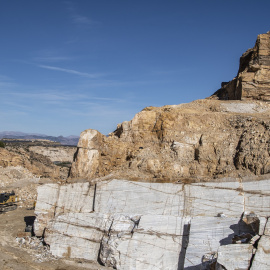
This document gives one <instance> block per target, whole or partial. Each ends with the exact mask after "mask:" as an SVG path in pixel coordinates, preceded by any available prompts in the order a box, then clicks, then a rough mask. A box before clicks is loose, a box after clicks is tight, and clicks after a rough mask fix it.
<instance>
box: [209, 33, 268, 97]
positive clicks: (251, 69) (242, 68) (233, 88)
mask: <svg viewBox="0 0 270 270" xmlns="http://www.w3.org/2000/svg"><path fill="white" fill-rule="evenodd" d="M269 48H270V31H269V32H267V33H266V34H262V35H259V36H258V38H257V41H256V44H255V46H254V48H252V49H249V50H247V51H246V52H245V53H244V54H243V55H242V57H241V58H240V65H239V71H238V74H237V76H236V77H235V78H234V79H233V80H232V81H230V82H228V83H222V87H221V89H219V90H218V91H217V92H216V93H215V94H214V95H213V96H212V98H218V99H223V100H233V99H239V100H265V101H270V79H269V78H270V51H269Z"/></svg>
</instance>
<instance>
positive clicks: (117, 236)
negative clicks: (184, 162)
mask: <svg viewBox="0 0 270 270" xmlns="http://www.w3.org/2000/svg"><path fill="white" fill-rule="evenodd" d="M243 183H244V184H245V185H244V187H243ZM267 183H268V185H267ZM269 184H270V180H267V179H265V180H259V179H258V178H257V179H254V181H251V180H250V179H249V181H247V179H245V181H243V179H241V181H240V179H237V180H235V179H233V178H230V179H223V181H222V182H220V183H219V182H209V183H193V184H178V183H146V182H138V181H136V182H134V181H127V180H108V181H102V182H97V183H96V184H94V183H93V184H91V183H88V182H85V183H73V184H65V185H57V184H48V185H44V186H41V187H40V188H39V189H38V194H39V195H38V202H37V205H36V214H37V219H36V222H35V232H36V234H38V235H40V234H42V233H43V232H44V231H45V234H44V236H45V241H46V242H47V243H48V244H50V247H51V252H52V254H53V255H57V256H60V257H70V258H84V259H87V260H96V259H97V258H99V260H100V261H101V262H103V264H105V265H106V266H110V267H115V268H117V269H168V270H169V269H184V268H185V269H200V268H202V269H203V267H205V265H209V264H211V263H215V261H214V260H212V261H211V260H210V262H209V261H207V260H206V258H208V257H209V258H210V257H211V258H212V257H213V256H214V255H213V254H214V253H217V252H218V250H219V248H221V246H222V248H223V246H224V245H228V244H231V243H232V241H233V238H234V237H236V236H238V235H241V233H243V232H244V233H249V232H250V233H253V227H252V226H251V224H253V223H254V222H253V221H254V220H255V219H256V221H257V220H262V221H263V219H264V220H266V219H265V217H268V216H270V209H268V210H267V207H266V206H267V205H269V202H268V201H267V200H265V201H260V200H257V201H256V200H254V202H253V205H252V204H250V205H249V209H250V211H251V213H253V212H255V211H257V212H255V213H256V216H255V215H253V214H249V213H248V212H246V213H245V214H244V215H243V212H244V211H245V209H246V198H247V196H249V200H250V199H251V198H252V196H255V197H256V196H258V195H259V194H264V197H265V198H268V197H269V196H270V192H269ZM260 188H264V190H260ZM254 190H256V192H254ZM260 207H261V210H260ZM241 217H242V218H241ZM255 217H256V218H255ZM257 217H258V218H257ZM253 219H254V220H253ZM242 220H244V221H245V222H246V223H243V221H242ZM245 224H246V225H245ZM260 225H262V226H263V228H261V226H260V228H257V230H258V231H263V232H264V231H267V229H264V225H265V223H263V222H262V224H260ZM245 226H246V227H245ZM266 228H267V227H266ZM264 233H265V232H264ZM251 237H252V236H251ZM254 241H261V240H258V239H257V240H254ZM259 243H260V242H259ZM249 246H251V247H253V246H252V244H241V245H240V244H239V247H238V244H233V245H232V249H231V250H235V249H237V250H236V251H237V253H234V254H238V252H239V253H241V248H242V249H243V250H242V253H241V256H243V258H244V259H243V263H242V262H240V261H241V260H240V259H239V262H238V261H237V260H236V261H235V262H234V265H236V264H239V265H240V266H239V267H242V265H246V264H247V263H248V262H249V261H250V259H248V258H250V257H249V255H250V253H249V251H250V248H249ZM224 250H225V251H226V252H225V251H224ZM224 250H223V249H221V251H222V252H223V253H220V254H221V255H220V257H219V256H217V258H218V260H219V263H220V264H223V259H222V258H225V257H226V256H231V255H229V251H228V250H227V249H226V248H224ZM236 251H235V252H236ZM251 251H252V250H251ZM224 252H225V253H224ZM224 254H225V255H224ZM247 254H249V255H247ZM236 256H238V255H236ZM241 256H240V257H239V258H242V257H241ZM255 256H256V255H255ZM230 263H232V262H229V261H227V266H228V267H231V266H230ZM192 267H193V268H192ZM194 267H195V268H194ZM196 267H197V268H196ZM225 267H226V266H225ZM228 269H229V268H228ZM243 269H245V268H243Z"/></svg>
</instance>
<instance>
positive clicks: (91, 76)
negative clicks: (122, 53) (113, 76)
mask: <svg viewBox="0 0 270 270" xmlns="http://www.w3.org/2000/svg"><path fill="white" fill-rule="evenodd" d="M37 66H38V67H40V68H44V69H50V70H55V71H61V72H65V73H70V74H74V75H78V76H81V77H87V78H91V79H95V78H98V77H101V76H102V75H103V74H98V73H86V72H80V71H77V70H73V69H66V68H60V67H54V66H47V65H37Z"/></svg>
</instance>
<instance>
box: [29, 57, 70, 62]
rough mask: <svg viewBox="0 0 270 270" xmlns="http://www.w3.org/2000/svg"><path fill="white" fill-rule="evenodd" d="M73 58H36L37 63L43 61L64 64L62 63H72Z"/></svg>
mask: <svg viewBox="0 0 270 270" xmlns="http://www.w3.org/2000/svg"><path fill="white" fill-rule="evenodd" d="M73 59H74V58H73V57H67V56H40V57H34V60H35V61H43V62H62V61H70V60H73Z"/></svg>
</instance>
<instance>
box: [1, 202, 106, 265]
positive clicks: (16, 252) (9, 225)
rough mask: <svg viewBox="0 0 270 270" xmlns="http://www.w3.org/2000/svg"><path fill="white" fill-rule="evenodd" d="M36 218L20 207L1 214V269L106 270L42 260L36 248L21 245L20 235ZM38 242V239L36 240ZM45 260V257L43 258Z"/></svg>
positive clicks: (81, 263) (74, 261)
mask: <svg viewBox="0 0 270 270" xmlns="http://www.w3.org/2000/svg"><path fill="white" fill-rule="evenodd" d="M33 216H34V211H33V210H27V209H26V208H23V207H18V208H17V209H16V210H14V211H10V212H6V213H2V214H0V269H2V270H11V269H15V270H32V269H36V270H82V269H91V270H104V269H109V268H107V267H103V266H101V265H99V264H98V263H96V262H86V261H80V260H65V259H59V258H54V257H53V256H48V257H47V258H46V257H45V259H43V261H42V260H40V258H41V256H43V255H44V254H41V253H42V252H41V251H40V250H39V249H38V248H36V247H34V248H33V247H32V248H29V246H28V247H25V246H23V245H20V243H18V241H16V237H17V235H18V233H22V232H24V229H25V225H26V222H25V220H27V219H31V217H33ZM36 240H38V239H36ZM43 258H44V256H43Z"/></svg>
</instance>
